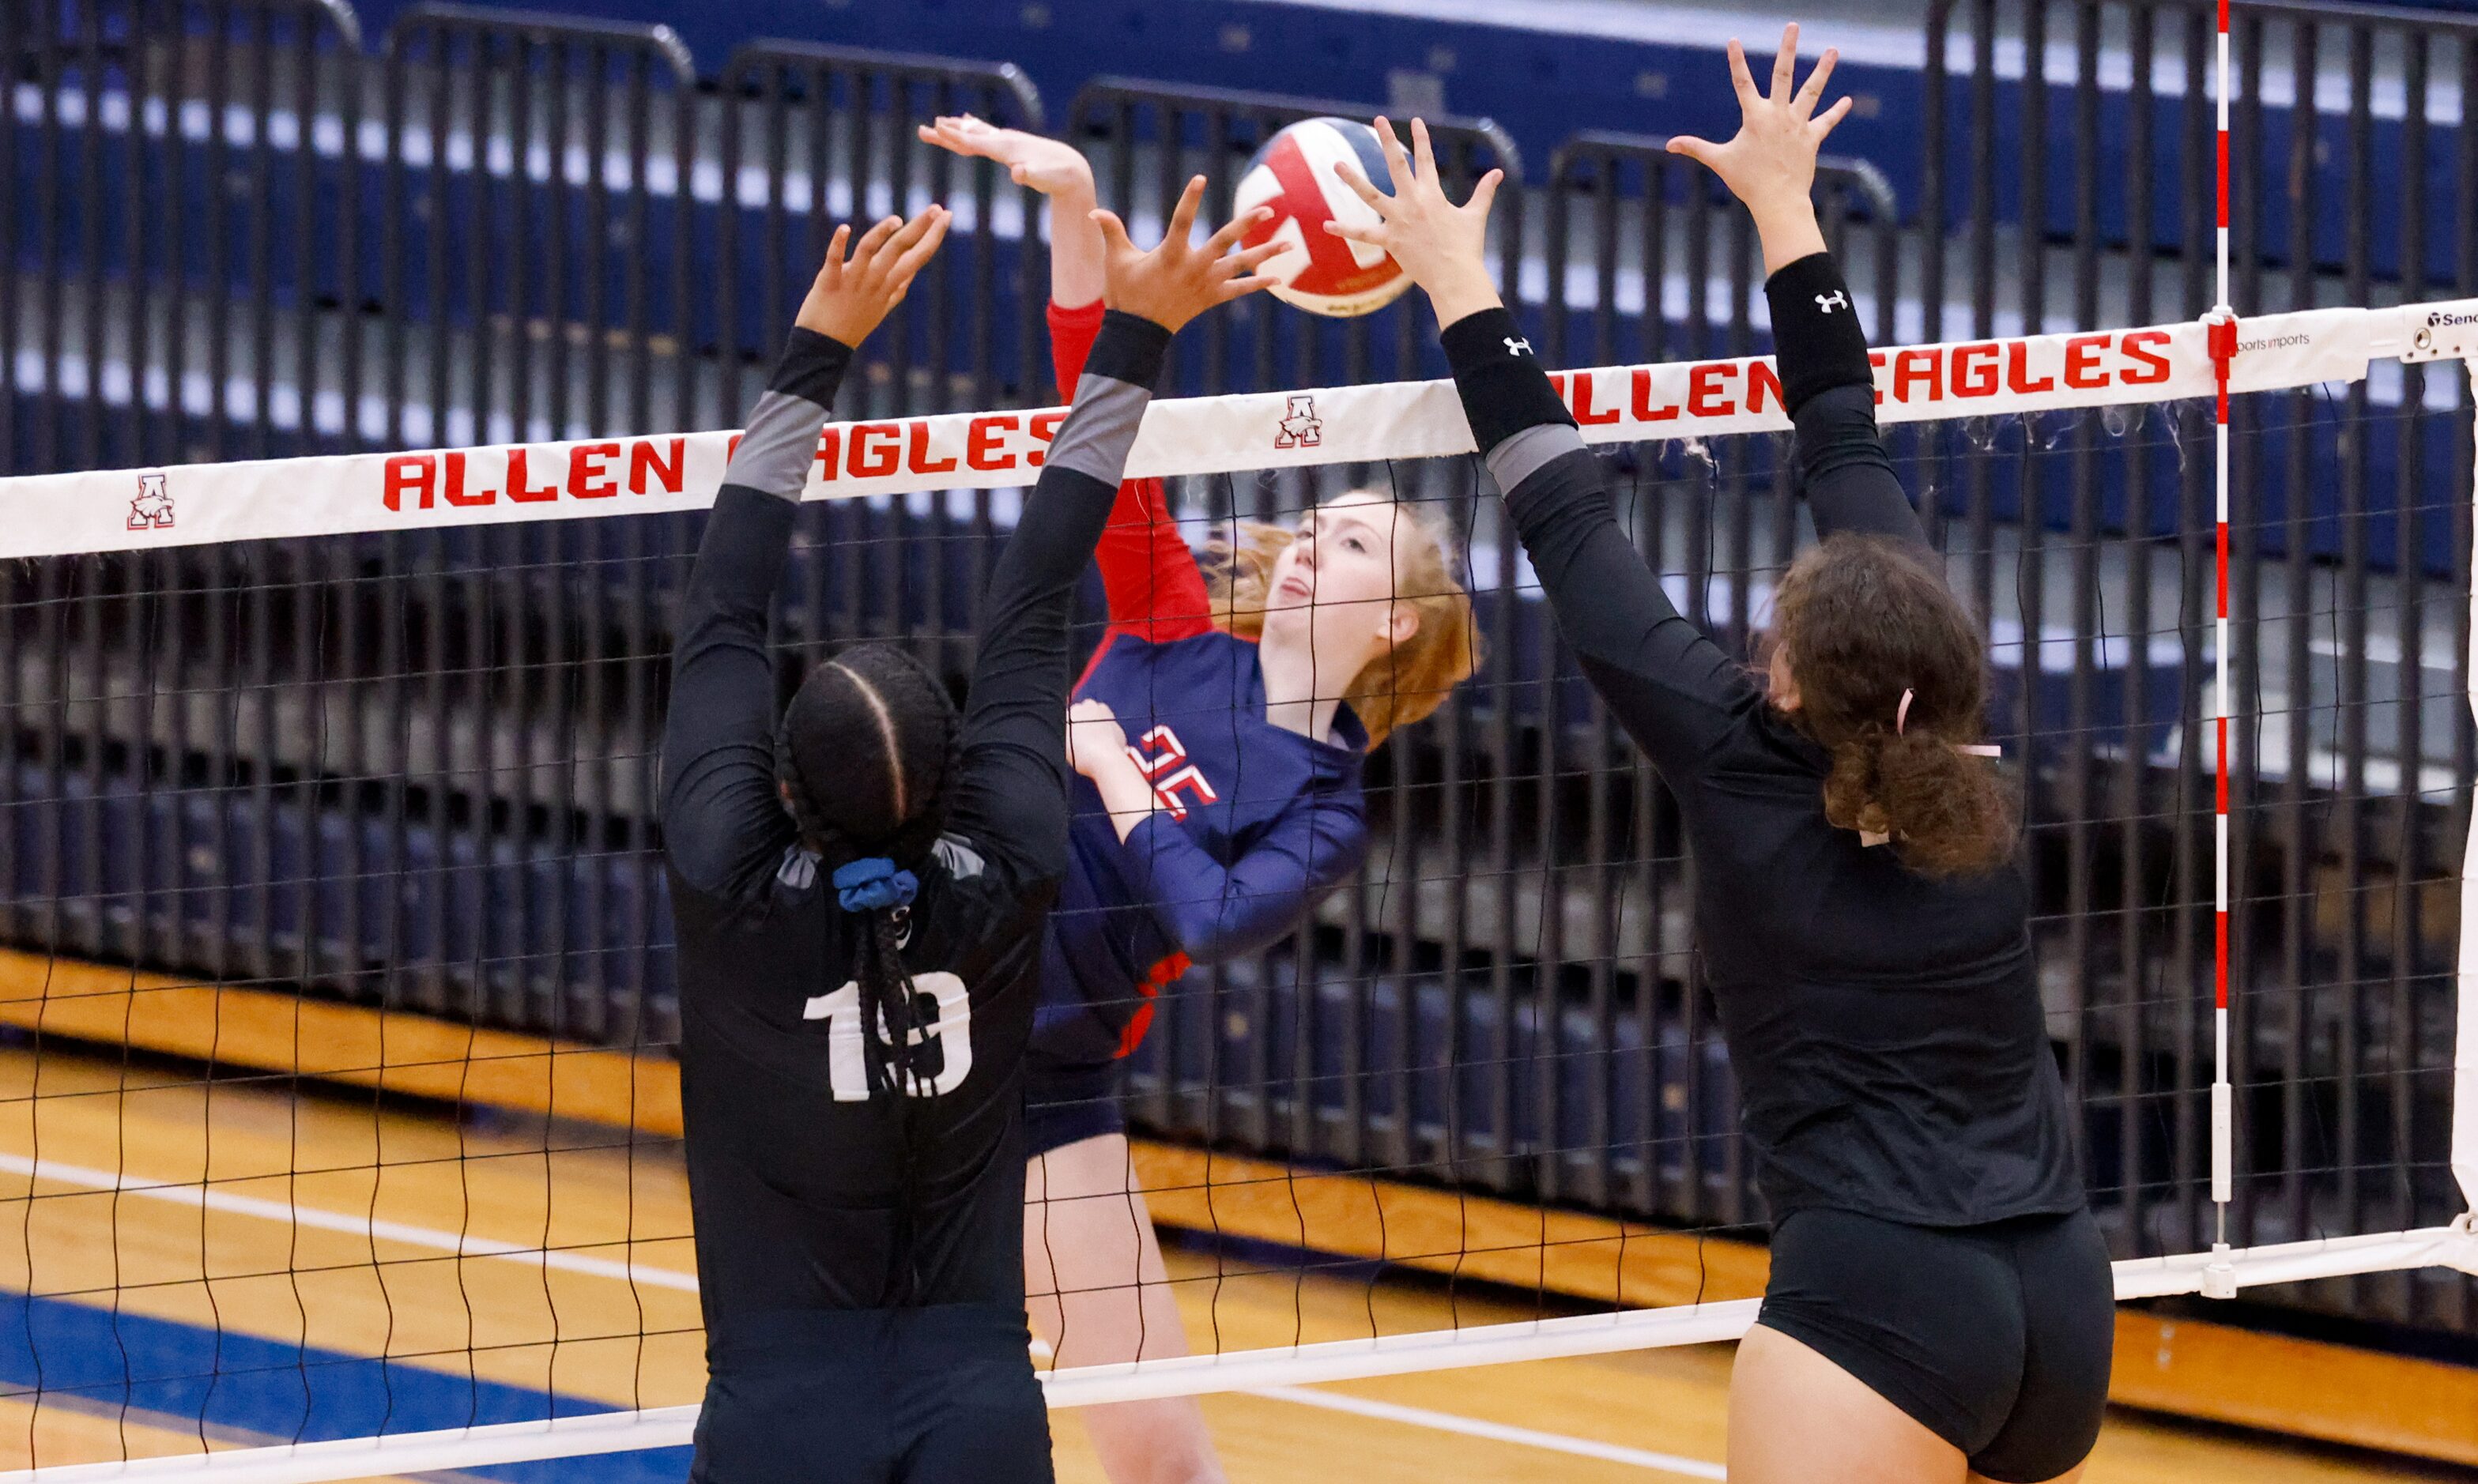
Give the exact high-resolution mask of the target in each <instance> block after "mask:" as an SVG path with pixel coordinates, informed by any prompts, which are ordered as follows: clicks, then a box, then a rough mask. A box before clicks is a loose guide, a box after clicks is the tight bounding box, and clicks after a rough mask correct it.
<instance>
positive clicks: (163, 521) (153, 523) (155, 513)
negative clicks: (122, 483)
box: [129, 469, 172, 531]
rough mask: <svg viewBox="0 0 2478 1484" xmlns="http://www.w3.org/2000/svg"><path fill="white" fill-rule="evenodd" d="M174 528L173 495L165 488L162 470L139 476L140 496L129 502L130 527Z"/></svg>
mask: <svg viewBox="0 0 2478 1484" xmlns="http://www.w3.org/2000/svg"><path fill="white" fill-rule="evenodd" d="M171 528H172V496H171V495H170V494H168V493H166V492H165V490H164V474H163V471H162V470H160V469H159V470H156V471H154V472H152V473H146V474H140V475H139V476H138V498H136V499H134V500H131V501H130V502H129V529H131V530H133V531H146V530H158V531H168V530H170V529H171Z"/></svg>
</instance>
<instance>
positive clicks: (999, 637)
mask: <svg viewBox="0 0 2478 1484" xmlns="http://www.w3.org/2000/svg"><path fill="white" fill-rule="evenodd" d="M1170 340H1171V337H1170V332H1169V331H1167V330H1165V329H1163V328H1162V327H1161V326H1159V325H1157V324H1153V323H1152V322H1151V321H1149V320H1144V319H1138V318H1136V317H1135V316H1133V315H1131V314H1120V313H1118V312H1117V311H1115V310H1113V311H1111V312H1110V313H1109V314H1107V315H1105V316H1104V317H1103V319H1102V321H1101V334H1100V338H1099V339H1098V340H1095V341H1094V342H1093V353H1092V355H1091V356H1090V357H1089V358H1088V359H1087V360H1086V361H1085V363H1084V374H1083V377H1082V378H1081V379H1080V380H1078V381H1077V382H1076V384H1075V408H1074V410H1073V411H1071V412H1070V413H1069V414H1068V416H1067V421H1066V423H1065V424H1064V425H1062V426H1061V427H1060V428H1059V430H1058V435H1057V437H1056V438H1054V439H1053V440H1051V441H1050V445H1049V456H1048V459H1047V461H1046V462H1045V463H1044V464H1043V465H1042V469H1041V480H1040V482H1039V483H1038V484H1036V485H1034V486H1033V490H1032V495H1031V498H1029V499H1027V500H1025V501H1024V516H1023V517H1022V518H1021V519H1019V520H1018V521H1017V522H1016V528H1015V534H1014V535H1012V536H1010V537H1008V538H1007V543H1006V549H1005V551H1003V552H1002V553H1000V554H999V564H998V570H997V571H996V572H994V573H993V574H992V575H991V578H990V591H989V601H988V603H987V604H986V605H985V608H984V611H983V612H984V616H983V617H982V620H981V651H980V656H979V658H978V660H977V661H976V663H975V664H974V667H973V688H972V693H971V695H970V696H969V697H968V699H967V704H966V710H965V714H964V757H963V777H962V780H961V782H960V784H959V790H958V793H957V796H956V800H955V805H954V811H953V814H952V816H951V817H952V818H953V820H954V822H955V827H956V829H957V830H958V831H960V832H962V833H964V834H966V835H968V836H971V837H972V838H973V839H974V840H975V841H976V842H979V843H982V844H984V845H986V846H988V847H990V848H991V849H993V850H994V851H996V852H999V853H1000V854H1003V855H1005V856H1007V857H1008V858H1009V860H1010V864H1011V865H1012V866H1013V867H1014V868H1016V870H1017V871H1018V873H1019V876H1020V879H1025V880H1031V879H1037V878H1041V877H1049V876H1056V875H1058V874H1059V873H1060V872H1062V871H1064V870H1065V869H1066V867H1067V731H1066V726H1067V692H1068V688H1069V681H1070V676H1069V674H1068V669H1067V624H1068V618H1069V616H1070V613H1071V611H1072V609H1073V607H1074V603H1075V585H1076V583H1077V581H1078V580H1079V579H1080V578H1081V577H1082V576H1083V574H1084V568H1085V566H1086V565H1087V564H1088V563H1090V562H1091V561H1092V560H1093V548H1094V546H1095V545H1097V544H1098V543H1099V542H1100V540H1101V527H1102V525H1103V523H1104V522H1106V521H1107V520H1108V519H1109V516H1110V506H1111V503H1112V502H1113V501H1114V500H1115V499H1116V498H1117V497H1118V490H1119V478H1120V474H1121V472H1122V471H1123V470H1124V469H1125V465H1126V460H1127V450H1128V449H1129V448H1130V447H1132V446H1133V445H1134V443H1135V440H1136V430H1137V428H1138V427H1139V426H1140V425H1141V424H1142V423H1143V421H1144V415H1145V408H1146V406H1147V405H1148V404H1149V403H1150V402H1151V399H1152V393H1151V387H1152V384H1153V383H1154V382H1155V381H1157V380H1158V379H1160V376H1161V368H1162V361H1163V358H1164V356H1165V355H1166V354H1167V352H1168V351H1169V349H1170Z"/></svg>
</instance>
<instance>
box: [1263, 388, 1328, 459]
mask: <svg viewBox="0 0 2478 1484" xmlns="http://www.w3.org/2000/svg"><path fill="white" fill-rule="evenodd" d="M1324 440H1325V421H1324V419H1322V418H1320V417H1318V416H1317V413H1316V396H1315V395H1314V393H1311V392H1304V391H1302V392H1294V393H1292V395H1291V402H1290V412H1289V413H1288V414H1286V415H1284V416H1283V418H1282V422H1281V431H1280V432H1279V433H1277V434H1276V435H1275V436H1274V446H1275V447H1277V448H1314V447H1316V446H1317V445H1318V444H1319V443H1321V442H1323V441H1324Z"/></svg>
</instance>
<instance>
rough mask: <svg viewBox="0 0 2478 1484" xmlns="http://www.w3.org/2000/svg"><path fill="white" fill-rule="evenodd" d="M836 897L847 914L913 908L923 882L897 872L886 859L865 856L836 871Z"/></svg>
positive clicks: (908, 873)
mask: <svg viewBox="0 0 2478 1484" xmlns="http://www.w3.org/2000/svg"><path fill="white" fill-rule="evenodd" d="M835 893H836V894H837V895H838V896H839V897H840V898H841V899H842V901H843V904H844V911H846V912H877V911H880V910H882V909H884V908H888V907H909V906H911V905H912V898H913V897H915V896H917V895H919V894H920V893H921V880H920V878H919V877H917V876H915V875H913V874H912V872H910V871H908V870H897V869H896V868H895V863H894V862H893V861H890V860H888V859H887V858H886V857H884V856H882V855H871V856H863V857H862V858H861V859H859V860H857V861H854V862H852V863H851V864H850V865H848V866H842V867H838V868H836V869H835Z"/></svg>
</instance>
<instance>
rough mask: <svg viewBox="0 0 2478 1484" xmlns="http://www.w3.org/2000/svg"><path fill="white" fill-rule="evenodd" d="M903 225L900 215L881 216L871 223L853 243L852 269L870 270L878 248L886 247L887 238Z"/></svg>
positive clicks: (856, 270)
mask: <svg viewBox="0 0 2478 1484" xmlns="http://www.w3.org/2000/svg"><path fill="white" fill-rule="evenodd" d="M902 225H903V218H902V217H900V216H886V217H881V218H880V219H878V220H877V221H874V222H872V223H871V224H870V228H869V230H868V231H866V232H864V233H862V234H861V235H860V240H859V241H857V242H854V243H853V244H852V253H851V268H852V271H853V272H855V273H860V272H866V271H868V269H869V265H870V264H872V263H873V262H875V261H876V260H877V253H878V249H880V248H882V247H884V246H885V245H886V239H888V238H891V237H893V236H894V235H895V233H896V229H897V228H898V227H900V226H902Z"/></svg>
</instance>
